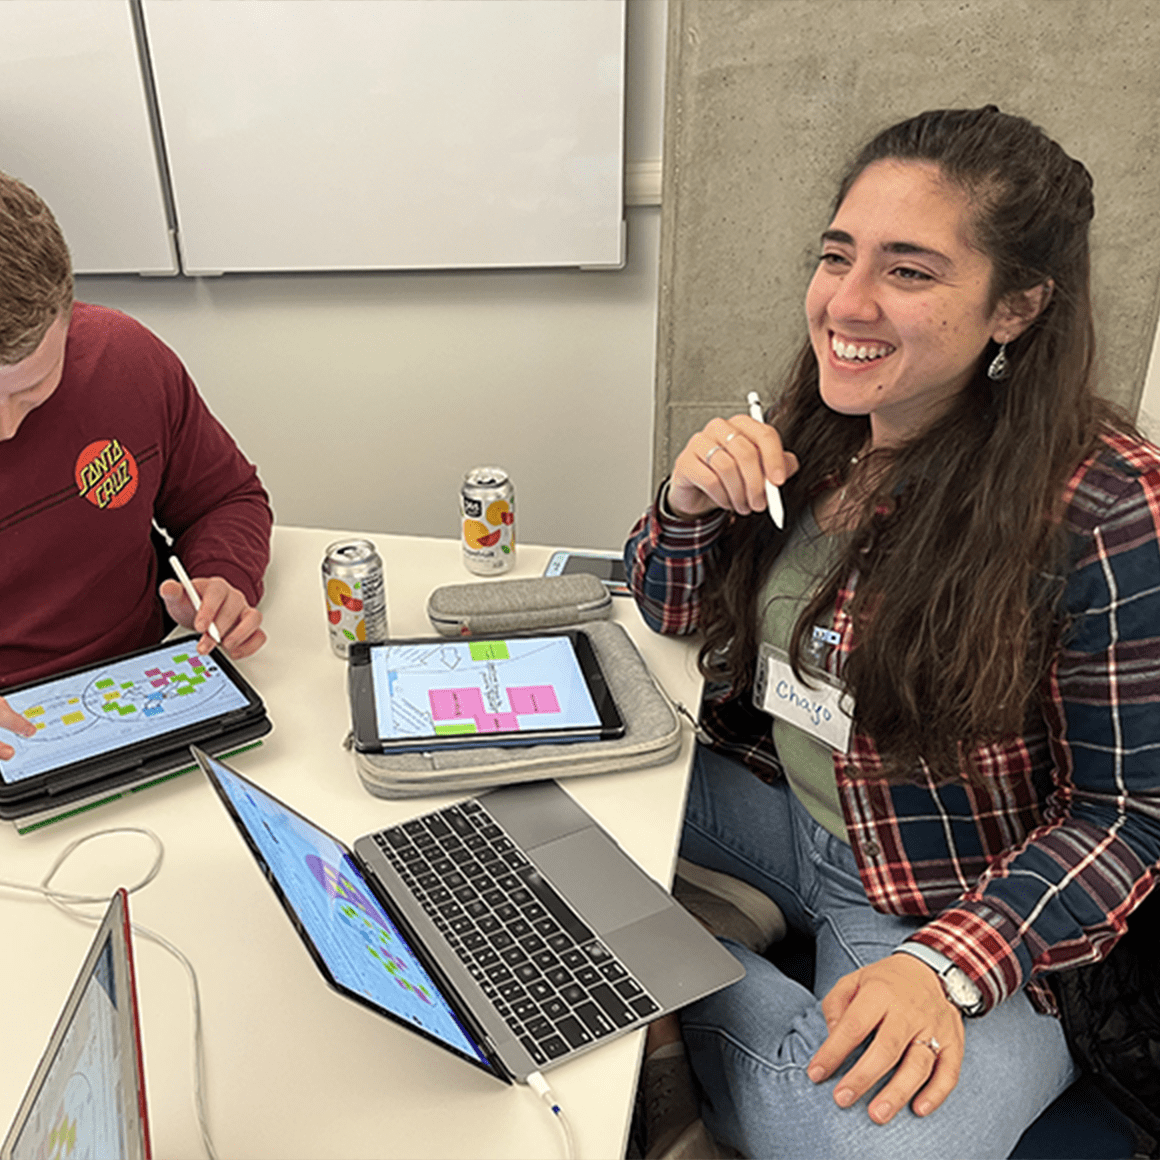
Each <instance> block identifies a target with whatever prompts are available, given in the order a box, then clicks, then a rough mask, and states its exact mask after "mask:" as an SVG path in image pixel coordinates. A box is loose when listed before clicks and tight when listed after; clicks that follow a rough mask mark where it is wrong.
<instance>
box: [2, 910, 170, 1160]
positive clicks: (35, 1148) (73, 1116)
mask: <svg viewBox="0 0 1160 1160" xmlns="http://www.w3.org/2000/svg"><path fill="white" fill-rule="evenodd" d="M126 902H127V900H126V897H125V895H124V893H123V892H119V893H118V894H117V895H115V896H114V898H113V902H112V905H111V906H110V907H109V911H108V912H107V914H106V916H105V920H104V921H103V922H102V924H101V929H100V930H99V931H98V933H97V937H96V939H95V940H94V941H93V945H92V947H91V948H90V950H89V954H88V958H87V959H86V960H85V965H84V967H83V968H82V970H81V973H80V975H79V976H78V978H77V981H76V983H75V984H74V985H73V990H72V993H71V994H70V995H69V998H68V1002H67V1003H66V1004H65V1008H64V1011H63V1012H62V1013H61V1016H60V1020H59V1021H58V1023H57V1026H56V1029H55V1030H54V1031H53V1034H52V1039H51V1040H50V1042H49V1045H48V1050H47V1051H46V1052H45V1054H44V1057H43V1059H41V1061H40V1065H39V1067H38V1068H37V1070H36V1074H35V1076H34V1077H33V1081H32V1084H31V1086H30V1087H29V1089H28V1092H27V1094H26V1095H25V1097H24V1101H23V1103H22V1104H21V1106H20V1110H19V1111H18V1112H17V1116H16V1120H15V1121H14V1122H13V1125H12V1128H11V1130H10V1131H9V1134H8V1138H7V1139H6V1140H5V1142H4V1146H3V1149H2V1150H0V1155H2V1156H3V1157H4V1160H8V1158H9V1157H11V1158H12V1160H23V1158H25V1157H28V1158H29V1160H32V1158H34V1157H45V1156H59V1157H68V1158H69V1160H84V1158H86V1157H93V1158H96V1157H102V1156H126V1157H129V1156H131V1157H147V1156H148V1155H149V1134H148V1128H147V1126H146V1122H145V1089H144V1084H143V1081H142V1071H141V1054H140V1038H139V1034H138V1027H137V1009H136V990H135V986H134V981H133V970H132V958H131V949H130V944H129V926H128V917H127V911H126Z"/></svg>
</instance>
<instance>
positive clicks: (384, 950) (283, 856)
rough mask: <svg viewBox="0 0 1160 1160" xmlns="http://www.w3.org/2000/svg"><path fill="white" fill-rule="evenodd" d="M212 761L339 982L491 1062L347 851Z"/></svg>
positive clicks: (439, 1037)
mask: <svg viewBox="0 0 1160 1160" xmlns="http://www.w3.org/2000/svg"><path fill="white" fill-rule="evenodd" d="M210 760H211V765H212V767H213V770H214V773H215V775H216V777H217V779H218V782H219V784H220V785H221V787H222V788H223V789H224V790H225V792H226V794H227V795H228V797H229V800H230V802H231V803H232V804H233V806H234V809H235V810H236V811H237V816H238V817H239V818H240V819H241V822H242V824H243V826H244V827H245V829H246V832H247V833H248V834H249V836H250V838H251V839H252V841H253V843H254V845H255V846H256V847H257V848H258V850H259V851H260V852H261V855H262V858H263V859H264V860H265V862H266V865H267V866H268V867H269V869H270V873H271V874H272V875H273V876H274V878H275V880H276V881H277V883H278V885H279V887H280V888H281V890H282V893H283V895H284V897H285V898H286V901H287V902H288V903H289V905H290V907H291V909H292V910H293V911H294V913H295V914H296V915H297V917H298V919H299V921H300V922H301V923H302V926H303V927H304V928H305V929H306V933H307V935H308V937H309V939H310V941H311V942H312V943H313V944H314V947H315V949H316V950H317V951H318V953H319V955H320V956H321V957H322V959H323V961H324V962H325V963H326V965H327V968H328V970H329V971H330V973H331V975H332V976H333V977H334V979H335V981H336V982H337V983H339V984H340V985H341V986H343V987H345V988H346V989H347V990H349V991H352V992H354V993H355V994H357V995H361V996H363V997H364V998H365V999H367V1000H369V1001H370V1002H371V1003H373V1004H374V1005H375V1006H376V1007H379V1008H380V1009H382V1010H384V1011H387V1012H390V1013H391V1014H392V1015H394V1016H395V1017H396V1018H398V1019H401V1020H403V1021H405V1022H407V1023H409V1024H411V1025H412V1026H414V1027H417V1028H420V1029H421V1030H423V1031H425V1032H426V1033H427V1034H428V1035H431V1036H434V1037H435V1038H437V1039H440V1040H442V1041H443V1042H444V1043H446V1044H448V1045H450V1046H451V1047H453V1048H455V1049H456V1050H457V1051H460V1052H462V1053H464V1054H465V1055H467V1056H469V1057H471V1058H473V1059H478V1060H479V1061H480V1062H482V1063H484V1064H487V1059H486V1057H485V1056H484V1055H483V1053H482V1052H481V1051H480V1050H479V1048H478V1047H477V1046H476V1044H475V1043H474V1042H472V1040H471V1038H470V1036H469V1035H468V1034H467V1032H466V1031H465V1030H464V1028H463V1025H462V1024H461V1023H460V1022H459V1020H458V1018H457V1017H456V1015H455V1013H454V1011H452V1009H451V1007H450V1006H449V1005H448V1003H447V1001H446V1000H445V999H444V998H443V996H442V994H441V993H440V991H439V988H438V987H437V986H436V984H435V983H434V982H433V981H432V979H431V977H430V976H429V975H428V974H427V972H426V970H424V968H423V966H422V964H421V963H420V962H419V959H418V958H417V957H416V955H415V953H414V951H412V949H411V947H410V946H409V945H408V944H407V942H406V941H405V940H404V938H403V936H402V935H401V934H400V933H399V931H398V930H397V928H396V927H395V925H394V923H392V922H391V920H390V919H389V918H388V917H387V914H386V912H385V911H384V910H383V908H382V907H381V906H380V905H379V904H378V902H377V901H376V899H375V897H374V895H373V894H372V893H371V891H370V888H369V887H368V886H367V884H366V881H365V879H364V878H363V876H362V872H361V871H360V870H359V869H358V867H357V866H356V865H355V863H354V862H353V861H352V860H351V857H350V855H349V854H348V853H347V851H346V850H345V849H344V848H343V847H342V846H341V845H340V844H339V843H338V842H337V841H335V839H334V838H332V837H331V836H330V835H329V834H327V833H326V832H325V831H324V830H320V829H319V828H318V827H317V826H314V825H312V824H311V823H310V822H308V821H306V819H305V818H302V817H300V816H299V815H298V814H295V813H293V812H292V811H291V810H288V809H287V808H286V807H285V806H283V805H282V803H281V802H279V801H278V800H277V799H276V798H273V797H271V796H270V795H269V794H266V793H263V792H262V790H260V789H258V788H257V786H255V785H253V784H252V783H251V782H248V781H246V780H244V779H243V778H239V777H237V776H235V775H234V774H233V773H231V772H230V770H229V769H228V768H227V767H226V766H224V765H222V764H221V763H220V762H218V761H213V760H212V759H210ZM487 1066H489V1067H490V1064H487Z"/></svg>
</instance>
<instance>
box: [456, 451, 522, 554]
mask: <svg viewBox="0 0 1160 1160" xmlns="http://www.w3.org/2000/svg"><path fill="white" fill-rule="evenodd" d="M459 515H460V532H461V535H462V537H463V540H462V542H463V562H464V564H466V565H467V567H468V569H469V570H470V571H472V572H475V573H476V574H477V575H479V576H495V575H497V574H498V573H500V572H506V571H508V569H509V568H511V567H512V565H513V564H514V563H515V562H516V489H515V488H514V487H513V486H512V481H511V480H510V479H509V478H508V474H507V472H506V471H504V470H503V468H502V467H473V468H472V469H471V470H470V471H469V472H468V473H467V474H466V475H465V476H464V477H463V488H462V490H461V491H460V495H459Z"/></svg>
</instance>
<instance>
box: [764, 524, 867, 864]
mask: <svg viewBox="0 0 1160 1160" xmlns="http://www.w3.org/2000/svg"><path fill="white" fill-rule="evenodd" d="M845 542H846V536H845V535H842V534H839V535H833V536H828V535H826V534H825V533H824V532H823V531H822V529H821V528H819V527H818V521H817V520H816V519H814V514H813V511H812V510H811V509H809V508H807V509H806V511H805V514H804V515H803V516H802V518H801V519H800V520H799V521H798V523H797V524H796V526H795V527H794V529H793V530H792V531H791V532H790V537H789V541H788V543H787V544H786V546H785V547H784V548H783V549H782V551H781V555H779V556H778V558H777V559H776V560H775V561H774V565H773V568H772V569H771V570H770V573H769V576H768V577H767V578H766V581H765V586H764V587H763V588H762V590H761V598H760V600H759V602H758V606H757V607H758V615H759V617H760V618H761V639H762V640H763V641H766V642H767V643H769V644H771V645H774V646H775V647H776V648H780V649H783V650H784V651H786V652H788V651H789V642H790V637H791V636H792V635H793V628H794V625H795V624H797V620H798V617H799V616H800V615H801V612H802V609H804V608H805V606H806V604H808V603H809V600H810V597H811V596H813V594H814V592H815V590H816V588H817V586H818V584H819V583H820V581H821V580H822V578H823V577H824V576H825V575H826V573H828V572H829V570H830V568H831V567H832V566H833V564H834V561H835V559H836V558H837V556H838V554H839V553H840V552H841V551H842V548H843V547H844V545H845ZM826 627H829V626H828V625H827V626H826ZM773 742H774V744H775V745H776V746H777V755H778V757H779V758H781V763H782V765H783V767H784V768H785V775H786V778H787V780H788V781H789V784H790V788H791V789H792V790H793V792H794V793H795V794H796V795H797V797H798V800H799V801H800V802H801V803H802V805H804V806H805V807H806V809H807V810H809V812H810V815H811V817H813V818H814V820H815V821H817V822H818V824H819V825H822V826H824V827H825V828H826V829H827V830H829V831H830V833H831V834H834V835H835V836H836V837H838V838H841V839H842V841H843V842H847V841H849V839H848V838H847V836H846V822H845V819H844V818H843V816H842V805H841V802H840V800H839V798H838V785H837V781H836V780H835V777H834V757H833V753H834V751H833V750H832V749H831V748H830V746H828V745H827V744H826V743H825V742H824V741H818V740H817V739H816V738H814V737H811V736H810V735H809V734H808V733H806V732H805V731H804V730H802V729H799V728H798V727H797V726H796V725H790V724H789V723H788V722H785V721H781V720H779V719H778V718H776V717H775V718H774V719H773Z"/></svg>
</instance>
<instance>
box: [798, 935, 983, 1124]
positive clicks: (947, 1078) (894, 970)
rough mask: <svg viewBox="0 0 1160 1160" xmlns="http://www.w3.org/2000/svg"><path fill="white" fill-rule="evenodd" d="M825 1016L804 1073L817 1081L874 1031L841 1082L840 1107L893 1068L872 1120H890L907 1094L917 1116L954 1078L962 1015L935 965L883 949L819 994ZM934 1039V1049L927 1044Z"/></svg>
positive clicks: (948, 1088) (947, 1089) (936, 1103)
mask: <svg viewBox="0 0 1160 1160" xmlns="http://www.w3.org/2000/svg"><path fill="white" fill-rule="evenodd" d="M822 1014H823V1015H824V1016H825V1019H826V1026H827V1027H828V1028H829V1030H830V1034H829V1036H828V1037H827V1039H826V1041H825V1043H823V1044H822V1046H821V1047H819V1048H818V1050H817V1052H816V1053H815V1055H814V1058H813V1059H812V1060H810V1065H809V1068H808V1075H809V1077H810V1079H812V1080H813V1081H814V1082H815V1083H820V1082H821V1081H822V1080H825V1079H828V1078H829V1077H830V1076H831V1075H833V1073H834V1072H835V1071H836V1070H837V1069H838V1068H839V1067H840V1066H841V1064H842V1061H843V1060H844V1059H845V1058H846V1057H847V1056H848V1055H849V1054H850V1052H851V1051H853V1050H854V1049H855V1048H856V1047H857V1046H858V1045H859V1044H860V1043H862V1042H863V1041H864V1040H865V1039H866V1038H867V1037H868V1036H869V1035H871V1034H872V1035H873V1036H874V1038H873V1040H872V1041H871V1043H870V1044H869V1045H868V1046H867V1048H866V1050H865V1051H864V1052H863V1053H862V1057H861V1058H860V1059H859V1060H858V1061H857V1062H856V1063H855V1064H854V1066H853V1067H851V1068H850V1070H849V1071H848V1072H847V1073H846V1074H845V1075H844V1076H842V1078H841V1079H840V1080H839V1081H838V1084H837V1086H836V1088H835V1091H834V1101H835V1102H836V1103H837V1104H838V1105H839V1107H843V1108H848V1107H849V1106H850V1105H851V1104H853V1103H855V1102H856V1101H857V1100H859V1099H861V1097H862V1096H863V1095H865V1093H866V1092H867V1091H869V1090H870V1088H872V1087H873V1086H874V1085H875V1084H876V1083H877V1082H878V1081H879V1080H880V1079H882V1078H883V1076H885V1075H887V1074H889V1072H890V1071H891V1069H893V1068H895V1067H897V1071H895V1072H894V1075H893V1076H892V1077H891V1079H890V1080H889V1081H888V1082H887V1083H886V1084H885V1086H884V1087H883V1088H882V1090H881V1091H880V1092H878V1094H877V1095H876V1096H875V1097H874V1099H873V1100H872V1101H871V1103H870V1118H871V1119H872V1120H874V1121H875V1122H876V1123H879V1124H886V1123H889V1122H890V1120H891V1119H893V1118H894V1116H895V1114H896V1113H897V1112H898V1111H899V1110H900V1109H902V1108H903V1107H905V1106H906V1104H907V1103H909V1102H910V1100H911V1099H914V1104H913V1110H914V1113H915V1115H917V1116H926V1115H929V1114H930V1113H931V1112H933V1111H934V1110H935V1108H937V1107H938V1106H939V1104H941V1103H942V1102H943V1100H945V1099H946V1098H947V1096H948V1095H949V1094H950V1092H951V1089H952V1088H953V1087H954V1086H955V1084H956V1083H958V1081H959V1070H960V1068H961V1067H962V1063H963V1017H962V1015H961V1014H960V1012H959V1009H958V1008H957V1007H956V1006H955V1005H954V1004H953V1003H952V1002H951V1001H950V1000H949V999H948V998H947V997H946V993H945V992H944V991H943V986H942V981H941V980H940V979H939V977H938V975H937V974H935V972H934V970H933V969H932V968H931V967H928V966H927V965H926V964H925V963H924V962H922V961H921V960H919V959H916V958H915V957H914V956H913V955H905V954H893V955H887V956H886V958H884V959H880V960H879V961H878V962H876V963H871V964H870V965H869V966H867V967H863V968H862V969H861V970H858V971H854V972H853V974H850V975H843V976H842V978H840V979H839V980H838V981H837V982H836V983H835V984H834V985H833V987H832V988H830V993H829V994H828V995H827V996H826V997H825V998H824V999H823V1000H822ZM920 1040H925V1041H926V1042H919V1041H920ZM931 1041H933V1042H934V1043H935V1044H937V1048H938V1049H937V1050H935V1049H934V1048H933V1047H931V1046H929V1045H928V1044H929V1043H930V1042H931ZM915 1093H918V1094H917V1097H916V1096H915Z"/></svg>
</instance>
